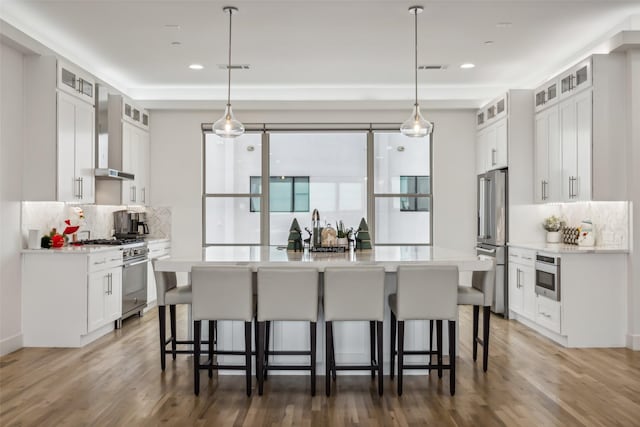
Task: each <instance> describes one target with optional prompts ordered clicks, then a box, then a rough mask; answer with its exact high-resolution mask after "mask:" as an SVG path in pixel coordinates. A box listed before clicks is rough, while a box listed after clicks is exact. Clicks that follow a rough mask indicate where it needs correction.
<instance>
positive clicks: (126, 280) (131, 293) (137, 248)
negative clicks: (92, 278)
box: [116, 241, 149, 327]
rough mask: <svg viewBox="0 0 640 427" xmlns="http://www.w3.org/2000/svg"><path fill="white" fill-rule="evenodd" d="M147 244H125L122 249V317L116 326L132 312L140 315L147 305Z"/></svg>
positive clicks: (120, 324) (119, 325)
mask: <svg viewBox="0 0 640 427" xmlns="http://www.w3.org/2000/svg"><path fill="white" fill-rule="evenodd" d="M147 254H148V249H147V244H146V243H145V242H144V241H142V242H139V243H132V244H127V245H126V246H125V247H124V249H123V250H122V260H123V266H122V317H121V318H120V320H119V321H118V322H117V325H116V326H117V327H121V326H122V320H123V319H126V318H127V317H129V316H131V315H133V314H136V313H137V314H139V315H142V310H143V309H144V308H145V306H146V305H147V263H148V262H149V258H148V256H147Z"/></svg>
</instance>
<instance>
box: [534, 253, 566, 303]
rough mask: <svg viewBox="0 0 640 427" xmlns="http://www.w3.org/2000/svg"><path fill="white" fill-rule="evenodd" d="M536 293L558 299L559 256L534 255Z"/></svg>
mask: <svg viewBox="0 0 640 427" xmlns="http://www.w3.org/2000/svg"><path fill="white" fill-rule="evenodd" d="M536 294H537V295H542V296H545V297H547V298H550V299H553V300H556V301H560V257H555V256H548V255H542V254H537V255H536Z"/></svg>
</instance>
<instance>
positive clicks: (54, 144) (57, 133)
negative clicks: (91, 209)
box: [23, 56, 95, 203]
mask: <svg viewBox="0 0 640 427" xmlns="http://www.w3.org/2000/svg"><path fill="white" fill-rule="evenodd" d="M68 68H71V67H67V66H66V65H64V64H60V63H59V62H58V61H57V59H56V58H55V57H47V56H27V57H25V75H26V79H27V80H28V81H29V84H28V85H26V86H25V104H26V105H25V111H26V123H27V124H28V125H27V126H26V127H25V153H28V154H27V158H28V160H27V163H28V164H29V167H28V168H25V171H24V174H23V195H24V199H25V200H46V201H61V202H71V203H93V202H94V201H95V179H94V168H95V154H94V153H95V151H94V146H95V110H94V106H93V104H92V102H93V99H94V98H93V96H94V93H93V82H92V81H91V80H90V79H89V78H87V77H82V78H81V77H78V74H74V73H71V72H70V71H68ZM72 84H73V85H76V86H74V87H71V85H72ZM76 87H77V88H76Z"/></svg>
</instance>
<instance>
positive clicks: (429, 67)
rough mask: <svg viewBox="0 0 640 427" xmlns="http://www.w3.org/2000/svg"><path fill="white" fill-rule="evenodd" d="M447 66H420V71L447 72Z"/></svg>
mask: <svg viewBox="0 0 640 427" xmlns="http://www.w3.org/2000/svg"><path fill="white" fill-rule="evenodd" d="M446 69H447V66H446V65H418V70H446Z"/></svg>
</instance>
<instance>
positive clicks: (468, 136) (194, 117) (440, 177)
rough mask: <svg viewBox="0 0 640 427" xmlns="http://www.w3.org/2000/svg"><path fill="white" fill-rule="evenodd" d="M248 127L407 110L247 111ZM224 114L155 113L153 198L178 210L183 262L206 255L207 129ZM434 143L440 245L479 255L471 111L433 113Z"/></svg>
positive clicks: (397, 114) (392, 116)
mask: <svg viewBox="0 0 640 427" xmlns="http://www.w3.org/2000/svg"><path fill="white" fill-rule="evenodd" d="M235 113H236V116H237V117H238V119H240V120H242V121H243V122H244V123H263V122H266V123H311V122H313V123H323V122H326V123H339V122H359V123H369V122H373V123H398V126H399V124H400V123H401V122H402V121H403V120H405V119H406V116H407V115H408V114H410V110H409V109H407V110H406V111H404V110H403V111H378V110H375V111H374V110H372V111H360V110H358V111H348V110H345V111H340V110H332V111H319V110H296V111H285V110H280V111H242V110H238V111H236V112H235ZM221 114H222V111H180V110H155V111H152V112H151V162H150V164H151V192H152V194H151V197H152V200H153V203H154V205H157V206H170V207H172V208H173V211H172V212H173V228H172V251H173V255H174V256H176V257H193V256H199V255H200V250H201V232H202V206H201V196H202V190H201V188H202V176H201V169H202V159H201V149H202V131H201V124H202V123H211V122H213V121H215V120H217V118H218V116H219V115H221ZM425 117H427V118H428V119H429V120H432V121H433V122H434V123H435V132H434V137H433V143H434V148H433V153H434V162H433V163H434V171H433V195H434V196H433V197H434V207H433V208H434V209H433V215H434V223H433V224H434V239H433V243H434V245H435V246H445V247H449V248H456V249H463V250H472V249H473V248H474V246H475V203H476V202H475V200H476V197H475V191H476V190H475V185H476V184H475V183H476V173H475V132H476V129H475V123H474V119H475V116H474V112H473V111H470V110H442V111H427V112H426V113H425Z"/></svg>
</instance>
